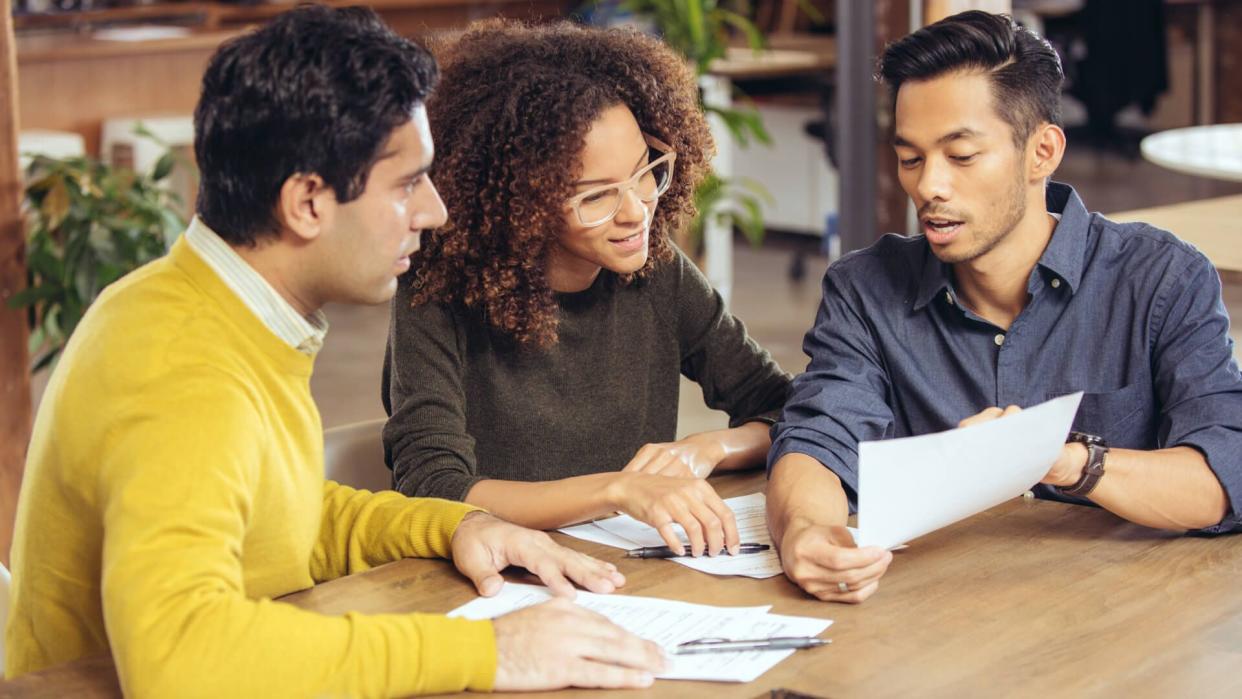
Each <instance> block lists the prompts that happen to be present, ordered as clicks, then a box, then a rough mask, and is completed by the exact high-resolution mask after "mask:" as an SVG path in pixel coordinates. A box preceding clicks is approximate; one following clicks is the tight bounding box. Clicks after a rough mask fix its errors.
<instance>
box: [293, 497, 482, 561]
mask: <svg viewBox="0 0 1242 699" xmlns="http://www.w3.org/2000/svg"><path fill="white" fill-rule="evenodd" d="M472 511H475V508H474V507H472V506H470V505H468V504H465V503H460V502H451V501H448V500H440V499H436V498H409V497H405V496H404V495H401V494H400V493H395V492H392V491H384V492H381V493H371V492H368V491H365V490H355V489H353V488H350V487H348V486H344V485H340V484H339V483H335V482H333V481H325V482H324V499H323V513H322V516H321V522H320V527H319V538H318V540H317V541H316V543H315V548H314V550H313V551H312V552H311V560H310V564H311V577H312V578H314V579H315V581H316V582H323V581H325V580H331V579H334V578H337V577H340V576H342V575H350V574H352V573H358V572H361V571H364V570H367V569H369V568H372V567H374V566H377V565H383V564H384V563H388V562H390V561H395V560H399V559H401V558H432V557H438V558H447V557H448V556H449V549H450V547H451V542H452V538H453V532H454V531H456V529H457V525H458V523H460V522H461V520H462V518H463V517H465V516H466V514H468V513H469V512H472Z"/></svg>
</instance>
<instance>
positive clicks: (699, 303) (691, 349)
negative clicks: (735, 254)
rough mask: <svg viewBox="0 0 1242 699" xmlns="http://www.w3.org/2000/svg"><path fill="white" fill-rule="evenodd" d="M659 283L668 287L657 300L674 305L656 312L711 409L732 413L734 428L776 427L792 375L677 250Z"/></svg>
mask: <svg viewBox="0 0 1242 699" xmlns="http://www.w3.org/2000/svg"><path fill="white" fill-rule="evenodd" d="M653 283H654V284H657V285H661V286H663V287H664V288H663V289H661V292H660V293H655V294H652V295H651V298H653V299H658V298H669V299H671V300H672V301H673V302H672V303H668V304H663V305H657V308H656V312H657V313H659V314H660V315H661V317H663V318H664V320H665V322H666V323H667V324H669V325H670V326H672V328H673V329H674V331H675V332H676V334H677V338H678V342H679V343H680V346H681V373H682V374H684V375H685V376H686V377H687V378H689V379H691V380H693V381H695V382H697V383H698V384H699V387H700V388H702V390H703V399H704V400H705V401H706V403H707V405H708V407H710V408H713V409H715V410H723V411H725V412H726V413H728V414H729V426H730V427H737V426H738V425H742V424H744V423H747V422H753V421H756V420H758V421H762V422H767V423H773V422H775V421H776V419H777V418H778V417H779V416H780V411H781V408H782V407H784V404H785V399H786V397H788V395H789V387H790V377H789V374H787V373H785V372H784V371H782V370H781V368H780V366H778V365H777V364H776V361H775V360H773V359H772V356H771V355H770V354H768V352H767V350H765V349H763V348H762V347H760V346H759V345H758V344H757V343H756V342H755V341H754V340H753V339H751V337H750V335H748V334H747V332H746V326H745V325H743V324H742V321H740V320H738V319H737V318H736V317H734V315H733V314H732V313H730V312H729V309H728V308H727V307H726V306H725V302H724V299H723V298H721V296H720V293H719V292H717V291H716V290H715V289H713V288H712V287H711V284H709V283H708V281H707V278H706V277H704V276H703V273H702V272H700V271H699V268H698V267H696V266H695V265H694V263H693V262H691V261H690V259H689V258H687V257H686V256H685V255H684V254H683V253H682V252H681V251H680V250H676V257H675V258H674V260H673V261H672V262H671V263H669V264H668V265H667V269H665V270H663V271H661V272H660V273H659V274H658V275H657V276H656V277H655V278H654V279H653Z"/></svg>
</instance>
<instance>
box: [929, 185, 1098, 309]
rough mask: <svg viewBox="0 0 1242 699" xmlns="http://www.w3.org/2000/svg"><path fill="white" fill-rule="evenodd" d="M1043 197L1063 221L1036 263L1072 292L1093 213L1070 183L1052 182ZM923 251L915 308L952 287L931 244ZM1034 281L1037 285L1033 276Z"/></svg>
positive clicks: (948, 273)
mask: <svg viewBox="0 0 1242 699" xmlns="http://www.w3.org/2000/svg"><path fill="white" fill-rule="evenodd" d="M1044 199H1045V202H1046V210H1047V211H1048V212H1050V213H1054V214H1059V215H1060V217H1061V220H1060V221H1058V222H1057V226H1056V228H1054V229H1053V231H1052V239H1051V240H1050V241H1049V242H1048V246H1047V247H1046V248H1044V254H1043V255H1041V256H1040V258H1039V262H1038V263H1037V265H1038V266H1040V267H1043V268H1045V269H1047V270H1048V271H1050V272H1052V273H1053V274H1054V275H1056V276H1058V277H1060V278H1061V279H1064V280H1065V282H1066V283H1067V284H1069V287H1070V291H1071V292H1074V291H1077V290H1078V284H1079V283H1080V282H1081V281H1082V272H1083V267H1084V265H1085V264H1086V262H1085V257H1086V251H1087V228H1088V226H1089V225H1090V223H1091V214H1089V213H1088V212H1087V207H1086V206H1084V205H1083V203H1082V199H1080V198H1079V197H1078V193H1077V192H1075V191H1074V188H1073V187H1071V186H1069V185H1067V184H1061V183H1060V182H1049V183H1048V187H1047V189H1046V191H1045V195H1044ZM924 251H925V252H924V255H925V258H924V260H923V271H922V276H921V277H920V279H919V290H918V294H917V295H916V296H915V299H914V310H916V311H918V310H922V309H923V307H924V306H926V305H927V304H929V303H931V300H932V299H933V298H935V297H936V294H939V293H940V292H941V291H947V290H949V289H950V288H951V287H952V283H951V282H952V279H953V277H952V271H951V268H950V266H949V265H947V264H945V263H943V262H941V261H940V258H938V257H936V255H935V254H934V253H933V252H932V250H931V246H930V245H928V246H925V247H924ZM1031 283H1032V284H1034V280H1033V279H1032V281H1031Z"/></svg>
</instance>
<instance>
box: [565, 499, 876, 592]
mask: <svg viewBox="0 0 1242 699" xmlns="http://www.w3.org/2000/svg"><path fill="white" fill-rule="evenodd" d="M724 503H725V504H726V505H728V506H729V509H731V510H733V516H734V517H735V518H736V520H737V532H738V536H739V537H740V538H741V540H742V541H744V542H747V543H756V544H767V545H768V546H771V547H772V548H769V549H768V550H767V551H764V552H762V553H749V554H746V555H744V556H701V557H699V558H692V557H678V558H670V559H667V560H670V561H673V562H675V563H680V564H681V565H683V566H686V567H687V568H693V569H695V570H699V571H702V572H704V573H711V574H712V575H743V576H746V577H749V578H771V577H774V576H777V575H780V574H781V573H782V570H781V560H780V558H779V557H778V556H777V555H776V547H775V546H772V536H771V535H770V534H769V533H768V520H767V510H766V508H767V500H766V498H765V497H764V495H763V493H754V494H752V495H743V496H741V497H736V498H728V499H726V500H725V501H724ZM676 529H677V534H678V536H680V537H681V540H682V541H689V539H687V538H686V533H685V532H684V531H682V529H681V527H676ZM561 531H562V532H564V533H566V534H568V535H570V536H573V537H577V538H579V539H584V540H586V541H593V542H595V543H597V544H604V545H605V546H613V547H616V548H619V549H632V548H639V547H641V546H663V545H664V539H662V538H660V534H659V532H657V531H656V530H655V527H652V526H650V525H647V524H643V523H642V522H640V521H638V520H636V519H634V518H633V517H630V516H629V515H621V516H619V517H612V518H609V519H601V520H598V521H595V522H592V523H590V524H579V525H577V526H573V527H566V528H564V529H561ZM850 531H851V532H854V531H855V530H853V529H851V530H850ZM855 533H856V532H855Z"/></svg>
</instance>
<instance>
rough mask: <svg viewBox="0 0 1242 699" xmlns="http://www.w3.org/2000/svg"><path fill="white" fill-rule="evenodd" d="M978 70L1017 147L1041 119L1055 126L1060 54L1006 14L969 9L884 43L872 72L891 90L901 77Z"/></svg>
mask: <svg viewBox="0 0 1242 699" xmlns="http://www.w3.org/2000/svg"><path fill="white" fill-rule="evenodd" d="M972 70H974V71H982V72H985V73H986V74H987V75H988V77H989V78H990V79H991V81H992V98H993V99H992V101H993V102H994V104H995V107H996V112H997V113H998V114H999V115H1000V117H1001V118H1002V119H1004V120H1005V122H1007V123H1008V124H1009V125H1010V126H1011V127H1012V128H1013V138H1014V142H1015V143H1016V144H1017V145H1018V147H1019V148H1021V147H1022V146H1024V145H1025V144H1026V139H1027V138H1029V137H1030V135H1031V134H1032V133H1033V132H1034V131H1035V127H1036V126H1038V125H1039V124H1040V123H1041V122H1047V123H1049V124H1056V125H1058V126H1060V125H1061V102H1060V98H1061V83H1062V81H1063V80H1064V77H1065V76H1064V73H1063V72H1062V71H1061V59H1060V57H1059V56H1057V52H1056V51H1055V50H1054V49H1053V48H1052V46H1051V45H1050V44H1049V43H1048V42H1047V41H1045V40H1044V39H1042V38H1040V37H1039V35H1037V34H1035V33H1034V32H1032V31H1031V30H1029V29H1026V28H1023V27H1021V26H1019V25H1018V24H1017V23H1015V22H1014V21H1013V19H1012V18H1010V17H1009V16H1008V15H993V14H989V13H987V12H980V11H978V10H971V11H969V12H962V13H961V14H956V15H953V16H952V17H946V18H944V19H942V20H940V21H939V22H936V23H935V24H932V25H929V26H926V27H923V28H922V29H920V30H918V31H916V32H914V33H913V34H909V35H907V36H905V37H903V38H901V39H899V40H898V41H895V42H893V43H892V44H889V45H888V47H887V48H885V49H884V55H883V56H881V57H880V62H879V70H878V75H877V77H878V78H879V79H880V80H882V81H883V82H885V83H887V84H888V85H889V87H890V88H891V89H892V94H893V98H894V100H896V96H897V90H899V89H901V86H902V84H903V83H905V82H906V81H907V80H931V79H933V78H937V77H939V76H941V75H944V74H946V73H951V72H956V71H972Z"/></svg>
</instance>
